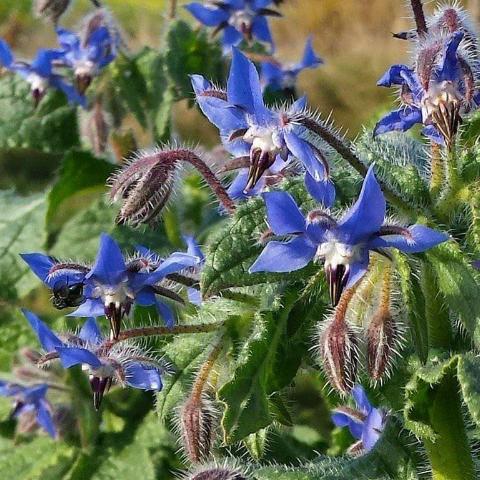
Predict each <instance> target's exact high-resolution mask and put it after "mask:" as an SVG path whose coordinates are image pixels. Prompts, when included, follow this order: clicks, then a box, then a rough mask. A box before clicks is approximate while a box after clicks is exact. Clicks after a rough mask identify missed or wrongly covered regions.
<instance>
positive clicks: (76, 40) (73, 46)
mask: <svg viewBox="0 0 480 480" xmlns="http://www.w3.org/2000/svg"><path fill="white" fill-rule="evenodd" d="M55 31H56V32H57V39H58V43H59V44H60V46H61V47H62V48H63V49H66V50H77V49H79V48H80V37H79V36H78V35H77V34H76V33H73V32H72V31H70V30H67V29H66V28H61V27H58V28H56V29H55Z"/></svg>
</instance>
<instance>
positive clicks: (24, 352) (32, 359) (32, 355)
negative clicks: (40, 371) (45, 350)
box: [19, 347, 42, 365]
mask: <svg viewBox="0 0 480 480" xmlns="http://www.w3.org/2000/svg"><path fill="white" fill-rule="evenodd" d="M19 354H20V356H21V357H22V358H23V359H25V360H26V362H27V363H30V364H32V365H36V364H37V362H38V360H39V359H40V357H41V356H42V354H41V353H40V352H38V351H37V350H34V349H33V348H30V347H24V348H22V349H20V351H19Z"/></svg>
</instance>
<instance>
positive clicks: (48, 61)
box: [30, 48, 63, 78]
mask: <svg viewBox="0 0 480 480" xmlns="http://www.w3.org/2000/svg"><path fill="white" fill-rule="evenodd" d="M62 57H63V52H61V51H60V50H45V49H43V48H41V49H40V50H38V52H37V55H36V57H35V59H34V60H33V62H32V64H31V65H30V67H31V69H32V70H33V71H34V72H35V73H37V74H38V75H40V76H41V77H44V78H49V77H50V76H51V75H52V62H53V61H54V60H59V59H61V58H62Z"/></svg>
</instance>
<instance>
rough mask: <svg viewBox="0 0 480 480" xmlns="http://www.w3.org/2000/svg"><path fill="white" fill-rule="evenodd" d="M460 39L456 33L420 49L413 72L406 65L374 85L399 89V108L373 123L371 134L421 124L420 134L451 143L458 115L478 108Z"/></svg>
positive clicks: (479, 95)
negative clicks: (421, 130) (400, 103)
mask: <svg viewBox="0 0 480 480" xmlns="http://www.w3.org/2000/svg"><path fill="white" fill-rule="evenodd" d="M463 38H464V33H463V32H456V33H453V34H451V35H449V36H448V37H438V38H437V39H434V41H433V44H432V45H430V44H427V45H426V46H425V48H423V50H422V48H420V53H419V58H418V59H417V62H416V64H417V66H416V69H415V70H414V69H413V68H410V67H408V66H407V65H393V66H391V67H390V68H389V70H388V71H387V72H386V73H385V74H384V75H383V77H382V78H381V79H380V80H379V81H378V83H377V85H379V86H382V87H391V86H392V85H398V86H400V87H401V94H400V98H401V100H402V103H403V105H402V106H401V107H400V108H399V109H398V110H394V111H392V112H390V113H389V114H387V115H386V116H385V117H383V118H382V119H381V120H380V121H379V122H378V123H377V125H376V127H375V130H374V134H375V135H378V134H382V133H386V132H391V131H402V132H404V131H406V130H408V129H410V128H411V127H412V126H413V125H415V124H423V125H425V127H424V129H423V134H424V135H425V136H426V137H428V138H429V139H431V140H432V141H434V142H435V143H438V144H444V143H445V141H447V143H449V142H451V140H452V138H453V137H454V135H455V133H456V131H457V129H458V125H459V123H460V120H461V114H462V113H464V112H468V111H469V110H470V109H472V108H477V107H478V106H479V105H480V92H479V91H478V89H476V88H475V80H474V74H475V72H474V71H473V70H472V69H471V67H470V66H469V63H468V62H467V61H466V60H465V58H464V56H463V55H462V54H461V52H460V51H459V48H460V46H461V42H462V40H463ZM422 52H423V53H422ZM420 55H421V56H420Z"/></svg>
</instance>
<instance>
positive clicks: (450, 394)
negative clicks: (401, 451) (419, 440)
mask: <svg viewBox="0 0 480 480" xmlns="http://www.w3.org/2000/svg"><path fill="white" fill-rule="evenodd" d="M459 391H460V387H459V385H458V382H457V379H456V377H455V376H454V375H453V374H449V375H446V376H445V377H444V379H443V380H442V383H441V384H440V385H436V386H435V387H434V389H433V393H432V394H431V395H430V396H429V408H428V416H429V423H430V426H431V427H432V428H433V430H434V432H435V433H436V434H437V435H438V436H437V438H436V440H435V441H432V440H428V439H426V440H424V444H425V448H426V450H427V454H428V457H429V459H430V464H431V467H432V478H433V480H468V479H472V480H473V479H474V478H476V477H475V467H474V464H473V459H472V452H471V449H470V445H469V443H468V437H467V433H466V430H465V424H464V421H463V415H462V407H461V398H460V393H459Z"/></svg>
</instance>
